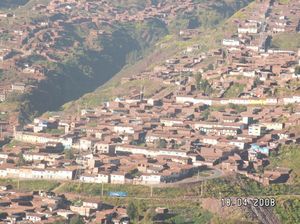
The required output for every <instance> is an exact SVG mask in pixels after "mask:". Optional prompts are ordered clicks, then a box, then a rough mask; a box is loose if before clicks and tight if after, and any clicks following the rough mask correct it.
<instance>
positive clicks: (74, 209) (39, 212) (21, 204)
mask: <svg viewBox="0 0 300 224" xmlns="http://www.w3.org/2000/svg"><path fill="white" fill-rule="evenodd" d="M0 196H1V202H0V207H1V213H0V221H1V223H49V224H50V223H56V222H59V223H65V222H70V220H72V218H74V217H77V216H81V217H82V218H83V220H84V222H85V223H112V224H129V223H130V219H129V217H128V215H127V211H126V208H125V207H115V206H112V205H109V204H106V203H103V202H102V201H101V200H100V199H96V198H93V199H91V198H86V199H81V200H76V199H75V200H74V199H73V198H67V197H66V196H65V195H63V194H61V195H60V194H55V193H54V192H44V191H36V192H19V191H15V190H12V189H11V185H4V186H1V190H0Z"/></svg>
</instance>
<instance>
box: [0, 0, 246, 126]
mask: <svg viewBox="0 0 300 224" xmlns="http://www.w3.org/2000/svg"><path fill="white" fill-rule="evenodd" d="M83 2H84V1H83ZM249 2H251V0H243V1H238V3H237V2H236V1H231V0H222V1H208V0H201V1H199V0H197V1H196V0H194V1H192V0H191V3H189V4H193V6H192V7H189V6H187V7H188V8H186V7H181V5H180V4H176V2H175V1H171V0H157V1H136V0H124V1H111V2H105V1H104V2H103V6H102V7H100V5H99V6H95V5H92V4H91V6H90V7H88V8H84V7H83V8H81V6H79V7H78V8H72V7H71V8H70V9H69V10H70V11H71V12H65V10H64V9H61V12H60V11H59V10H60V8H59V9H55V10H53V11H51V10H50V11H49V10H48V11H46V12H47V13H46V14H44V13H41V11H38V10H43V8H39V9H38V8H35V6H36V3H38V2H37V1H35V0H31V1H29V2H28V3H27V4H26V5H25V6H24V7H23V8H21V9H17V10H16V11H15V13H16V18H15V19H14V21H12V20H5V21H4V20H3V23H6V24H7V23H13V22H15V23H16V24H17V27H24V24H26V23H30V25H28V26H29V27H34V28H30V29H27V30H29V32H28V31H26V32H28V35H27V36H25V37H24V38H23V39H22V42H21V46H20V49H17V50H16V52H18V50H19V52H18V53H20V52H24V53H23V54H22V57H21V59H17V60H18V61H17V62H16V63H15V64H16V65H17V66H19V68H21V69H24V66H25V65H26V66H27V65H30V66H33V67H38V68H42V70H43V72H44V75H45V79H42V80H39V81H38V82H36V81H32V79H31V78H27V79H25V77H26V76H24V77H22V76H19V75H18V74H19V73H18V72H16V71H17V70H16V71H14V70H8V71H5V72H4V73H3V80H5V81H6V82H16V81H23V82H26V84H27V86H28V85H33V86H34V88H32V90H31V91H29V92H26V94H23V95H21V96H16V97H14V96H13V97H11V96H9V100H8V102H7V103H9V105H11V104H13V105H14V108H15V109H14V110H15V111H20V112H21V113H20V115H21V116H20V121H21V122H22V123H24V122H27V121H29V120H32V118H33V117H34V116H37V115H40V114H42V113H44V112H46V111H49V110H57V109H59V108H60V107H61V106H62V105H63V104H65V103H66V102H69V101H72V100H76V99H78V98H79V97H81V96H82V95H84V94H85V93H89V92H92V91H94V90H95V89H97V88H98V87H99V86H101V85H103V84H104V83H106V82H107V81H108V80H110V79H111V78H112V77H114V76H115V75H116V74H117V73H118V72H120V71H121V70H122V69H123V68H124V67H126V68H127V69H128V67H129V66H131V65H134V64H135V63H136V62H137V61H141V63H142V64H143V63H146V65H147V66H146V67H148V66H149V65H150V66H151V65H153V64H156V63H158V62H160V61H161V60H163V59H164V58H165V57H167V56H170V55H172V54H174V53H176V52H178V51H180V50H182V49H183V48H184V47H185V46H187V45H189V44H191V43H193V41H194V42H196V41H198V40H199V37H200V36H199V35H198V36H197V37H196V39H195V38H192V39H190V40H188V41H185V40H182V39H181V38H179V37H178V33H179V30H186V29H189V30H197V32H203V33H206V35H205V37H204V36H203V39H205V40H210V39H211V38H210V36H211V34H212V33H211V32H214V31H213V30H214V28H215V27H216V26H217V25H218V24H220V23H222V22H223V21H224V20H225V19H226V18H228V17H229V16H231V15H232V14H234V13H235V12H236V11H237V10H238V9H240V8H241V7H244V6H246V5H247V4H248V3H249ZM49 3H50V4H55V1H49V0H45V1H43V4H45V5H48V4H49ZM82 4H85V3H82ZM101 4H102V3H101ZM185 4H186V3H185ZM29 6H30V7H31V8H34V10H33V12H32V13H28V12H25V11H24V9H26V10H27V8H28V7H29ZM156 6H157V8H155V7H156ZM56 7H60V6H56ZM149 7H154V8H151V10H149ZM176 7H178V9H176V10H175V11H172V10H174V9H175V8H176ZM187 9H188V10H187ZM164 10H171V13H168V14H165V13H163V12H164ZM160 11H161V12H160ZM49 12H51V13H50V14H49V15H48V13H49ZM97 16H98V17H99V19H98V20H97V19H95V18H98V17H97ZM24 21H26V22H25V23H24ZM22 23H24V24H22ZM41 24H44V25H41ZM45 24H46V25H45ZM7 29H10V27H8V28H7ZM15 29H17V28H15ZM12 32H14V31H13V30H12ZM212 35H213V34H212ZM3 38H4V41H10V42H11V44H12V45H11V46H12V47H14V48H15V45H14V42H13V39H14V38H13V36H11V35H10V34H9V32H8V33H7V34H5V37H3ZM207 44H208V42H207V41H205V42H203V48H207ZM8 46H9V45H8ZM49 46H50V47H49ZM149 59H150V60H149ZM139 63H140V62H139ZM143 67H144V68H143V69H145V66H143ZM125 71H126V70H125ZM132 71H133V72H136V71H137V70H136V69H134V67H133V70H132ZM125 73H126V72H125ZM115 80H117V82H115V83H114V85H113V86H114V87H113V88H115V87H119V82H120V80H118V79H115ZM142 84H143V85H148V83H142ZM134 85H137V86H140V85H141V83H134ZM157 87H161V85H157ZM128 88H130V86H129V87H128V86H127V87H126V86H125V87H124V88H120V91H127V90H128ZM147 91H149V92H151V91H155V88H148V90H147ZM120 94H122V93H121V92H119V93H112V92H111V91H109V90H107V89H106V95H107V96H109V97H112V96H113V95H120ZM96 95H97V96H96V98H97V99H100V100H96V102H98V103H99V102H102V101H103V100H104V99H106V98H107V97H106V96H103V94H102V93H100V96H99V94H96ZM90 101H91V102H95V100H94V96H93V97H92V100H90ZM45 102H47V103H45ZM71 104H72V103H71ZM0 109H1V111H7V108H6V106H5V104H1V108H0Z"/></svg>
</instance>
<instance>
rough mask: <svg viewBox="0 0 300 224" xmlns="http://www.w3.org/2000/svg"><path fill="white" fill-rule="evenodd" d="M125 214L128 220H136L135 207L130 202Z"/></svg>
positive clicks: (136, 211) (136, 212)
mask: <svg viewBox="0 0 300 224" xmlns="http://www.w3.org/2000/svg"><path fill="white" fill-rule="evenodd" d="M127 214H128V216H129V218H130V220H135V219H137V218H138V210H137V207H136V205H135V204H134V203H133V202H132V201H131V202H130V203H129V205H128V207H127Z"/></svg>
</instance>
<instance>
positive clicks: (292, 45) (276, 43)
mask: <svg viewBox="0 0 300 224" xmlns="http://www.w3.org/2000/svg"><path fill="white" fill-rule="evenodd" d="M272 47H274V48H278V49H284V50H294V51H296V50H297V49H298V48H300V33H281V34H277V35H276V36H274V38H273V40H272Z"/></svg>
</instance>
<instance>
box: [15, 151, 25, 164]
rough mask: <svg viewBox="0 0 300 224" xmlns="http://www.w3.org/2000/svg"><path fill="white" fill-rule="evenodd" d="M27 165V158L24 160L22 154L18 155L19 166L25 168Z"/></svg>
mask: <svg viewBox="0 0 300 224" xmlns="http://www.w3.org/2000/svg"><path fill="white" fill-rule="evenodd" d="M25 164H26V160H25V158H24V156H23V154H22V153H19V155H18V164H17V165H18V166H24V165H25Z"/></svg>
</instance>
